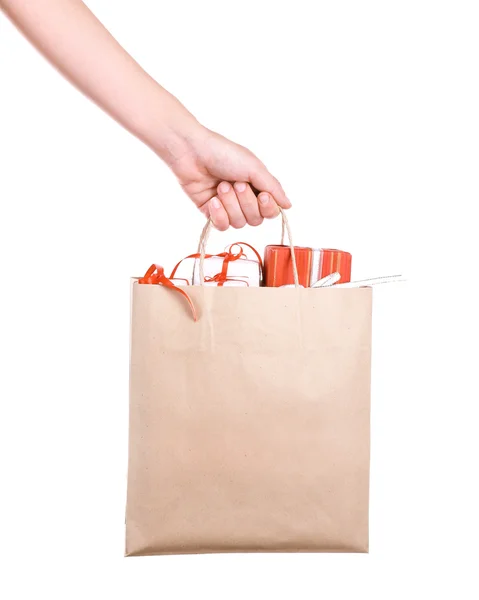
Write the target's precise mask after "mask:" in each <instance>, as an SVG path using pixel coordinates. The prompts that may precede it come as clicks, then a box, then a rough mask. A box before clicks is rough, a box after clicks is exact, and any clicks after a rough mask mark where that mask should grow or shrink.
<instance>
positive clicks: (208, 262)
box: [185, 256, 261, 287]
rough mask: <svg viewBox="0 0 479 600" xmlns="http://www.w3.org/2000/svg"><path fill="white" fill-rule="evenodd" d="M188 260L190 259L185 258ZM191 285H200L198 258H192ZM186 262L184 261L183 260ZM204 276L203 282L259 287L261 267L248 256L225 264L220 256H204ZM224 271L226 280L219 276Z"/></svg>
mask: <svg viewBox="0 0 479 600" xmlns="http://www.w3.org/2000/svg"><path fill="white" fill-rule="evenodd" d="M186 260H190V259H186ZM193 261H194V262H193V265H192V268H193V276H192V280H193V285H200V283H201V280H200V259H199V258H195V259H193ZM185 262H186V261H185ZM203 271H204V276H205V284H208V283H214V284H216V285H217V284H218V283H223V285H226V284H227V283H230V284H231V283H233V284H236V285H238V284H239V285H247V286H249V287H259V285H260V283H261V268H260V265H259V261H257V260H251V259H248V258H239V259H238V260H230V261H228V262H227V264H226V268H225V258H224V257H220V256H210V257H209V258H205V262H204V267H203ZM222 273H225V276H226V280H224V281H223V282H222V281H221V280H222V279H224V278H223V277H221V274H222Z"/></svg>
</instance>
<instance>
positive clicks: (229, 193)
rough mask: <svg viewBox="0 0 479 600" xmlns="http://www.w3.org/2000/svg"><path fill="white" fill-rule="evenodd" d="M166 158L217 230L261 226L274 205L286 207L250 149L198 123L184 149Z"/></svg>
mask: <svg viewBox="0 0 479 600" xmlns="http://www.w3.org/2000/svg"><path fill="white" fill-rule="evenodd" d="M177 154H178V152H177ZM165 160H166V162H167V163H168V164H169V166H170V168H171V169H172V170H173V172H174V173H175V174H176V176H177V178H178V180H179V182H180V184H181V186H182V188H183V190H184V191H185V192H186V194H187V195H188V196H189V198H190V199H191V200H192V201H193V202H194V203H195V204H196V206H197V207H198V208H199V209H200V210H201V212H202V213H203V214H205V215H206V216H209V217H211V220H212V222H213V224H214V225H215V227H216V228H217V229H219V230H221V231H223V230H225V229H227V228H228V227H229V226H231V227H234V228H236V229H238V228H240V227H244V225H246V224H249V225H253V226H256V225H260V224H261V223H262V222H263V219H264V218H266V219H270V218H273V217H276V216H277V215H278V212H279V210H278V206H281V207H282V208H290V206H291V203H290V201H289V200H288V198H287V197H286V195H285V193H284V191H283V188H282V187H281V185H280V183H279V181H278V180H277V179H276V178H275V177H273V175H271V173H269V171H268V170H267V168H266V167H265V166H264V164H263V163H262V162H261V161H260V160H259V159H258V158H257V157H256V156H255V155H254V154H253V153H252V152H250V151H249V150H247V149H246V148H244V147H243V146H240V145H239V144H235V143H234V142H231V141H230V140H227V139H226V138H224V137H223V136H221V135H219V134H217V133H214V132H212V131H209V130H208V129H205V128H203V127H201V126H200V125H197V130H196V131H195V132H194V133H193V135H191V136H188V140H185V149H184V152H180V153H179V157H178V158H175V159H173V160H168V159H167V158H165Z"/></svg>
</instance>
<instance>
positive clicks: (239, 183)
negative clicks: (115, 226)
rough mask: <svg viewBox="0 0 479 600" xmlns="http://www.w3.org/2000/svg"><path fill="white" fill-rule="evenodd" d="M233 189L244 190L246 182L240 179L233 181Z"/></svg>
mask: <svg viewBox="0 0 479 600" xmlns="http://www.w3.org/2000/svg"><path fill="white" fill-rule="evenodd" d="M235 190H236V191H237V192H244V191H245V190H246V183H243V182H242V181H240V182H237V183H235Z"/></svg>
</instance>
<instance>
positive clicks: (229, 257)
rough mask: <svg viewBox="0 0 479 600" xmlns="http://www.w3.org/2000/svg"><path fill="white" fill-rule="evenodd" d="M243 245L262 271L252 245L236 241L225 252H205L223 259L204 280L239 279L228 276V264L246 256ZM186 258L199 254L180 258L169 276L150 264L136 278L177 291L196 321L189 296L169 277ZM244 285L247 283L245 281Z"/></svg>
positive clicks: (210, 256) (196, 255)
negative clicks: (219, 266) (217, 268)
mask: <svg viewBox="0 0 479 600" xmlns="http://www.w3.org/2000/svg"><path fill="white" fill-rule="evenodd" d="M235 246H237V247H238V248H239V251H238V252H236V253H235V252H233V248H234V247H235ZM243 246H247V247H248V248H250V249H251V250H252V251H253V252H254V253H255V254H256V256H257V258H258V262H259V265H260V269H261V271H262V270H263V261H262V260H261V256H260V255H259V253H258V252H257V251H256V250H255V249H254V248H253V246H250V244H247V243H246V242H236V243H234V244H231V246H230V247H229V248H228V250H226V251H225V252H221V253H220V254H205V258H212V257H219V258H222V259H223V264H222V267H221V271H220V272H219V273H217V274H216V275H214V276H213V277H205V281H207V282H210V281H214V282H216V283H217V284H218V287H220V286H223V285H224V283H225V281H239V280H238V279H235V278H234V277H228V266H229V264H230V263H231V262H234V261H236V260H239V259H241V257H243V256H246V254H245V251H244V250H243ZM187 258H201V254H200V253H199V252H197V253H195V254H190V255H189V256H186V257H185V258H183V259H182V260H180V262H179V263H178V264H177V265H176V266H175V267H174V269H173V271H171V274H170V276H169V277H166V275H165V270H164V269H163V267H161V266H160V265H151V267H150V268H149V269H148V271H147V272H146V273H145V275H144V276H143V277H141V278H140V279H139V280H138V283H142V284H145V283H149V284H157V285H164V286H165V287H169V288H171V289H174V290H176V291H178V292H179V293H180V294H181V295H182V296H183V297H184V298H186V300H187V302H188V304H189V305H190V308H191V312H192V313H193V319H194V320H195V321H197V320H198V317H197V313H196V308H195V305H194V304H193V302H192V300H191V298H190V297H189V296H188V294H187V293H186V292H185V291H184V290H183V289H182V288H180V287H177V286H176V285H175V284H174V283H173V282H172V281H170V280H171V279H174V278H175V274H176V271H177V270H178V267H179V266H180V264H181V263H182V262H183V261H184V260H185V259H187ZM246 285H249V284H248V283H247V282H246Z"/></svg>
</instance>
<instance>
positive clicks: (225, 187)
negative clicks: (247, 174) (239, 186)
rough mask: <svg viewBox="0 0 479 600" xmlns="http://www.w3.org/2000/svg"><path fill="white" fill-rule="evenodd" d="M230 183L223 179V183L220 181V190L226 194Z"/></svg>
mask: <svg viewBox="0 0 479 600" xmlns="http://www.w3.org/2000/svg"><path fill="white" fill-rule="evenodd" d="M230 188H231V186H230V184H229V183H228V182H227V181H223V183H220V192H222V193H223V194H226V193H228V192H229V191H230Z"/></svg>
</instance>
